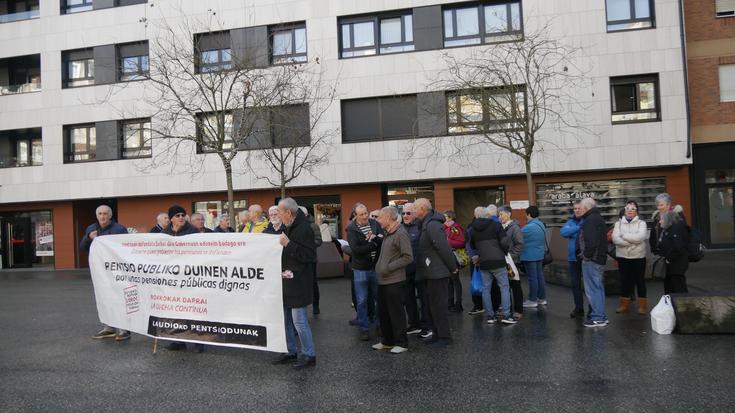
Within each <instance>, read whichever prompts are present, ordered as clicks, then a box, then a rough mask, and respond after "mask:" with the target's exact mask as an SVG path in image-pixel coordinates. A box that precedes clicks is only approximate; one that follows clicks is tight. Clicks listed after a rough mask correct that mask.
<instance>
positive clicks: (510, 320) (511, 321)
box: [500, 316, 518, 324]
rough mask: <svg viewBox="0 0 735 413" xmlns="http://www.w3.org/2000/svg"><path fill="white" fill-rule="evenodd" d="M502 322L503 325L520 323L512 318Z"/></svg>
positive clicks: (506, 318) (509, 317) (504, 319)
mask: <svg viewBox="0 0 735 413" xmlns="http://www.w3.org/2000/svg"><path fill="white" fill-rule="evenodd" d="M500 322H501V323H503V324H517V323H518V321H516V319H515V318H513V317H512V316H508V317H505V318H503V319H502V320H500Z"/></svg>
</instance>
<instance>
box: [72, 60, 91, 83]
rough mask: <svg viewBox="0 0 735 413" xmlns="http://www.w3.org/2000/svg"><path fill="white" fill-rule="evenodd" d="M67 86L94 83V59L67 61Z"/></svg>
mask: <svg viewBox="0 0 735 413" xmlns="http://www.w3.org/2000/svg"><path fill="white" fill-rule="evenodd" d="M67 70H68V78H67V81H66V86H67V87H77V86H87V85H93V84H94V59H80V60H71V61H69V62H67Z"/></svg>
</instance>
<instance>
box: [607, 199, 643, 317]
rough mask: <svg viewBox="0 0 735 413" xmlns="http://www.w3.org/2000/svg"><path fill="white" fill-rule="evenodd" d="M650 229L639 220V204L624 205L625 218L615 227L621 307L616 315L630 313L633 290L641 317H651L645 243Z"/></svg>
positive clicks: (630, 202)
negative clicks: (636, 295)
mask: <svg viewBox="0 0 735 413" xmlns="http://www.w3.org/2000/svg"><path fill="white" fill-rule="evenodd" d="M647 239H648V226H647V225H646V222H645V221H643V220H641V219H640V218H639V217H638V203H637V202H636V201H632V200H631V201H628V202H626V203H625V214H624V215H623V217H621V218H620V220H619V221H618V222H616V223H615V228H614V229H613V234H612V240H613V244H615V257H616V258H617V260H618V270H619V273H620V298H619V300H620V303H619V306H618V308H617V310H615V312H616V313H627V312H628V307H629V306H630V297H631V295H632V294H633V289H634V288H636V289H637V291H638V298H637V299H636V301H637V303H638V314H641V315H645V314H646V313H648V298H647V295H646V280H645V273H646V240H647Z"/></svg>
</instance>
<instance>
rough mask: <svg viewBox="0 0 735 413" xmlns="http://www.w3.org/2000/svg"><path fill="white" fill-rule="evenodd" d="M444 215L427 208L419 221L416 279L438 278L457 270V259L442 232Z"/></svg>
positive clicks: (447, 275) (445, 276)
mask: <svg viewBox="0 0 735 413" xmlns="http://www.w3.org/2000/svg"><path fill="white" fill-rule="evenodd" d="M443 227H444V215H442V214H440V213H438V212H434V210H429V212H428V213H427V214H426V216H425V217H424V218H423V220H422V222H421V237H420V238H419V253H418V257H416V279H418V280H427V279H429V280H438V279H441V278H447V277H449V276H450V275H452V273H454V271H456V270H457V259H456V258H455V257H454V253H453V252H452V247H450V246H449V241H447V236H446V234H445V233H444V229H443Z"/></svg>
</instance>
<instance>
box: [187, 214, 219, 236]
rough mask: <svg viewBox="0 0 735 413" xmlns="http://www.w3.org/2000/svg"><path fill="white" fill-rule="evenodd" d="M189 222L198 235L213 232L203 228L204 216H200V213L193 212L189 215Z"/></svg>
mask: <svg viewBox="0 0 735 413" xmlns="http://www.w3.org/2000/svg"><path fill="white" fill-rule="evenodd" d="M189 222H190V223H191V225H192V226H193V227H194V228H195V229H196V230H197V232H199V233H206V232H214V231H212V230H211V229H209V228H207V227H205V226H204V215H202V213H200V212H195V213H193V214H191V218H189Z"/></svg>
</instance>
